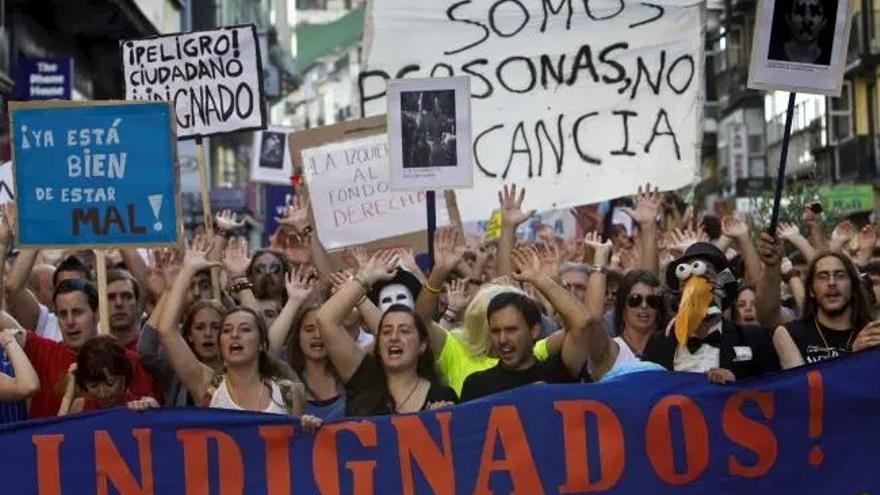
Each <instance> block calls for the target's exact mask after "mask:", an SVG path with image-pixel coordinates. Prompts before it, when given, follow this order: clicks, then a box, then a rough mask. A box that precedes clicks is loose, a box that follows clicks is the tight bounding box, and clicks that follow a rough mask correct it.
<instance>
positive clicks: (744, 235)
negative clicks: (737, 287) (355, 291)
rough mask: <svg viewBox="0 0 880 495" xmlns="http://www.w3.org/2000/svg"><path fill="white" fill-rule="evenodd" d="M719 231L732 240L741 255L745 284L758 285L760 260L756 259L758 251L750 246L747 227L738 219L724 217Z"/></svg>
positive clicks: (750, 239) (750, 241)
mask: <svg viewBox="0 0 880 495" xmlns="http://www.w3.org/2000/svg"><path fill="white" fill-rule="evenodd" d="M721 231H722V232H723V233H724V235H726V236H727V237H730V238H731V239H733V242H734V244H735V245H736V249H737V250H738V251H739V253H740V255H742V259H743V264H744V265H745V269H746V270H745V277H744V278H745V280H746V282H748V283H753V284H754V283H758V280H759V279H760V278H761V258H760V257H758V251H757V250H756V249H755V246H754V245H752V238H751V236H750V235H749V227H748V225H746V223H745V222H743V221H742V220H740V219H738V218H735V217H732V216H726V217H724V218H723V219H722V221H721Z"/></svg>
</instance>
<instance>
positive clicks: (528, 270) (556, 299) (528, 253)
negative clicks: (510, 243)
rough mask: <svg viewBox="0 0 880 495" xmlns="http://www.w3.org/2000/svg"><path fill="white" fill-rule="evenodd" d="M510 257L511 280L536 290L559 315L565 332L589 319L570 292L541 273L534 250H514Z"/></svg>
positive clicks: (585, 310)
mask: <svg viewBox="0 0 880 495" xmlns="http://www.w3.org/2000/svg"><path fill="white" fill-rule="evenodd" d="M510 257H511V260H512V261H513V265H514V267H515V268H516V272H514V273H513V278H514V279H515V280H517V281H519V282H525V283H528V284H531V285H532V287H534V288H535V289H537V290H538V292H540V293H541V295H543V296H544V297H545V298H546V299H547V301H548V302H549V303H550V305H551V306H553V308H554V309H555V310H556V312H557V313H559V316H560V317H561V318H562V322H563V324H564V325H565V329H566V330H570V329H572V328H579V327H581V326H583V325H584V324H586V321H587V318H588V317H589V312H588V311H587V308H586V306H584V304H583V303H582V302H580V301H578V300H577V299H576V298H575V297H574V296H573V295H572V294H571V292H569V291H567V290H565V288H564V287H562V286H561V285H559V284H558V283H556V281H555V280H553V279H552V278H551V277H550V276H548V275H547V274H545V273H543V272H542V271H541V262H540V260H539V259H538V253H537V252H536V250H535V248H533V247H523V248H519V249H515V250H514V251H513V252H512V253H511V255H510Z"/></svg>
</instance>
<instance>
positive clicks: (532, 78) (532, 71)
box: [495, 56, 537, 93]
mask: <svg viewBox="0 0 880 495" xmlns="http://www.w3.org/2000/svg"><path fill="white" fill-rule="evenodd" d="M511 62H523V64H524V65H525V67H526V69H528V71H529V75H528V78H527V81H528V83H527V84H526V86H525V87H524V88H520V89H514V88H512V87H511V86H510V84H508V82H507V81H506V80H505V79H506V78H505V77H504V76H502V74H503V73H504V68H505V67H507V65H508V64H510V63H511ZM495 75H496V76H497V77H498V82H500V83H501V85H502V86H504V89H506V90H508V91H510V92H511V93H528V92H529V91H531V90H532V89H534V88H535V83H536V82H537V81H536V74H535V64H533V63H532V60H531V59H530V58H528V57H520V56H516V57H508V58H506V59H504V60H502V61H501V63H500V64H498V68H497V69H495Z"/></svg>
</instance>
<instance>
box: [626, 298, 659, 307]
mask: <svg viewBox="0 0 880 495" xmlns="http://www.w3.org/2000/svg"><path fill="white" fill-rule="evenodd" d="M643 301H644V302H645V303H646V304H647V305H648V307H649V308H651V309H660V306H662V305H663V298H662V297H660V296H656V295H650V296H643V295H641V294H630V295H629V296H628V297H627V298H626V305H627V306H629V307H631V308H638V307H639V306H641V305H642V302H643Z"/></svg>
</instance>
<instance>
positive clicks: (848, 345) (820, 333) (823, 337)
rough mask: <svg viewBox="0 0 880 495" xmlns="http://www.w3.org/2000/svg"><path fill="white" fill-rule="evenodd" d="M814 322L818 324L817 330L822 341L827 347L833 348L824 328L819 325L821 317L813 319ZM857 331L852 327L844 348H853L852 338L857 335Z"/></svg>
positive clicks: (847, 349)
mask: <svg viewBox="0 0 880 495" xmlns="http://www.w3.org/2000/svg"><path fill="white" fill-rule="evenodd" d="M813 323H814V324H815V325H816V332H818V333H819V338H821V339H822V343H823V344H825V348H826V349H831V346H830V345H828V341H827V340H826V339H825V332H823V331H822V328H820V327H819V319H818V318H816V319H815V320H813ZM855 334H856V333H855V332H853V331H852V329H850V330H849V338H847V339H846V347H845V348H844V350H846V351H849V350H850V349H851V347H850V345H851V344H852V339H853V337H854V336H855Z"/></svg>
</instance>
